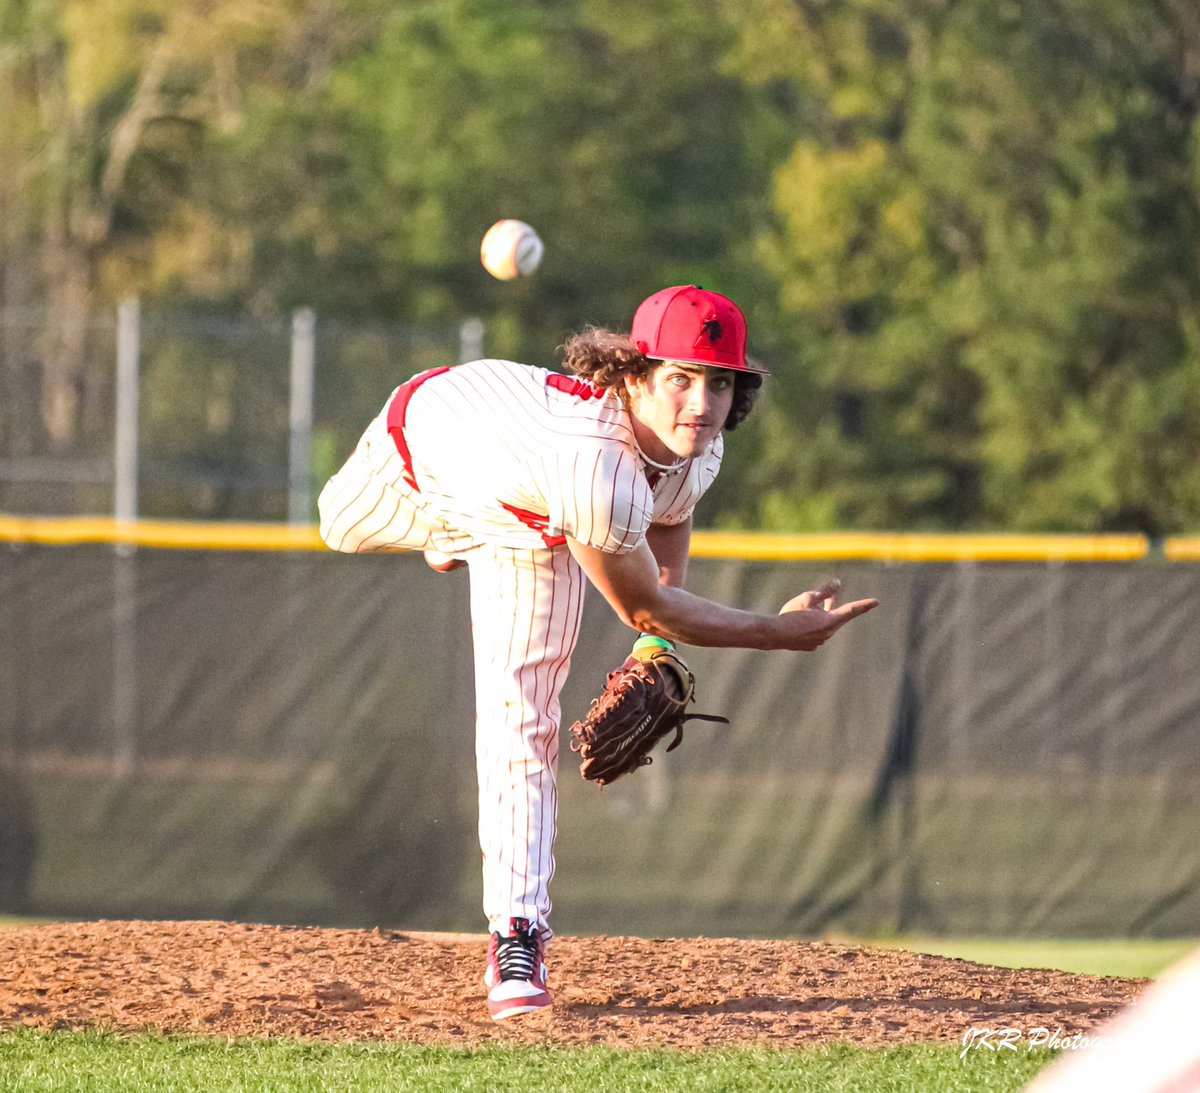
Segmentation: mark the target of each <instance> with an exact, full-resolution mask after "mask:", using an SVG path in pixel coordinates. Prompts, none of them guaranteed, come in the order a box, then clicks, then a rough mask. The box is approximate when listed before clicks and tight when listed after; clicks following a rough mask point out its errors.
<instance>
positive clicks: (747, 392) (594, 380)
mask: <svg viewBox="0 0 1200 1093" xmlns="http://www.w3.org/2000/svg"><path fill="white" fill-rule="evenodd" d="M562 351H563V366H564V367H565V368H566V369H567V371H568V372H572V373H574V374H575V375H577V376H582V377H583V378H584V379H586V380H587V381H588V382H589V383H590V384H592V386H594V387H599V388H601V389H603V390H612V391H616V393H617V395H618V397H619V398H620V399H621V400H622V401H624V400H625V398H626V394H625V384H624V379H625V377H626V376H630V377H632V378H634V379H641V378H643V377H645V376H648V375H649V374H650V373H651V372H652V371H653V370H654V369H655V368H657V367H658V366H659V365H660V364H661V363H662V361H659V360H655V359H653V358H651V357H647V356H646V355H645V354H644V353H642V352H641V351H640V350H639V349H638V348H637V347H636V346H635V345H634V344H633V342H631V341H630V340H629V335H628V334H616V333H614V332H613V331H611V330H605V329H603V328H602V327H596V326H590V327H588V328H586V329H585V330H581V331H580V332H579V333H578V334H572V335H571V337H569V338H568V339H567V341H566V343H565V344H564V345H563V346H562ZM731 371H733V403H732V405H731V406H730V407H729V414H728V415H727V416H726V418H725V425H724V429H725V431H726V432H732V431H733V430H734V429H736V428H737V427H738V426H739V425H740V424H741V423H742V422H743V421H745V420H746V418H747V417H748V416H749V414H750V411H751V410H752V409H754V402H755V399H757V398H758V390H759V388H760V387H762V376H761V375H759V374H758V373H757V372H738V371H735V370H732V369H731Z"/></svg>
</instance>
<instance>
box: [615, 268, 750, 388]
mask: <svg viewBox="0 0 1200 1093" xmlns="http://www.w3.org/2000/svg"><path fill="white" fill-rule="evenodd" d="M629 337H630V339H631V340H632V342H633V344H634V345H635V346H637V348H638V351H639V352H641V353H643V354H644V355H645V356H647V357H650V358H651V359H653V360H664V361H679V362H681V363H683V364H705V365H711V366H712V367H713V368H730V369H732V370H733V371H735V372H759V373H761V374H762V375H768V374H769V373H768V372H767V370H766V369H765V368H755V367H754V366H753V365H751V364H748V363H747V362H746V316H745V315H743V314H742V311H741V308H739V307H738V306H737V304H735V303H734V302H733V301H732V300H731V299H729V298H728V297H727V296H722V295H721V294H720V293H719V292H709V291H707V290H706V289H703V288H701V287H700V286H699V285H679V286H677V287H675V288H664V289H663V290H662V291H661V292H656V293H655V294H654V295H653V296H651V297H650V298H649V299H646V300H643V301H642V303H641V305H640V306H639V307H638V309H637V311H636V312H635V313H634V316H633V330H632V331H631V332H630V335H629Z"/></svg>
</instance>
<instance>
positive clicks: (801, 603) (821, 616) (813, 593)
mask: <svg viewBox="0 0 1200 1093" xmlns="http://www.w3.org/2000/svg"><path fill="white" fill-rule="evenodd" d="M841 588H842V582H841V581H839V580H838V579H837V578H836V577H834V578H832V579H831V580H828V581H825V582H824V583H823V584H821V585H820V587H818V588H814V589H812V590H810V591H808V592H803V593H801V594H800V595H799V596H796V597H795V598H794V599H790V600H788V602H787V603H785V604H784V605H783V607H781V608H780V610H779V614H780V615H781V616H783V617H784V621H785V626H786V630H785V636H784V641H785V644H784V645H783V648H785V649H798V650H802V651H804V652H808V651H811V650H813V649H816V648H818V647H819V646H821V645H824V644H825V642H827V641H828V640H829V639H830V638H831V637H833V635H834V634H836V633H837V632H838V631H839V630H840V629H841V628H842V627H843V626H845V625H846V623H848V622H849V621H850V620H851V619H856V618H858V617H859V616H860V615H865V614H866V613H867V612H868V611H873V610H874V609H875V608H876V607H878V606H879V601H878V600H855V601H853V602H852V603H844V604H842V605H841V606H840V607H839V606H837V594H838V592H840V591H841Z"/></svg>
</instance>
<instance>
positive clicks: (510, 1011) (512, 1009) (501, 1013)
mask: <svg viewBox="0 0 1200 1093" xmlns="http://www.w3.org/2000/svg"><path fill="white" fill-rule="evenodd" d="M551 1001H552V1000H551V998H550V995H549V994H548V993H546V992H543V993H541V994H535V995H530V996H528V997H526V998H506V999H503V1000H502V1001H499V1002H493V1001H492V1000H491V999H490V998H489V999H488V1013H490V1014H491V1015H492V1020H493V1021H507V1020H508V1018H510V1017H520V1016H521V1014H523V1013H537V1012H538V1011H539V1010H545V1009H549V1008H550V1005H551Z"/></svg>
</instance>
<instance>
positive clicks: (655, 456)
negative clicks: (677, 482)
mask: <svg viewBox="0 0 1200 1093" xmlns="http://www.w3.org/2000/svg"><path fill="white" fill-rule="evenodd" d="M629 423H630V425H631V426H632V429H633V444H634V447H635V448H637V450H638V455H640V456H641V457H642V461H643V462H644V463H645V464H646V466H647V467H649V468H650V469H651V470H653V471H658V472H659V473H660V474H674V473H676V472H677V471H679V470H681V469H682V468H683V465H684V464H685V463H686V462H687V458H686V456H681V455H676V454H675V453H674V452H673V451H671V449H670V448H668V447H667V446H666V445H665V444H664V443H663V442H662V441H661V440H659V439H658V437H657V436H656V435H655V433H654V430H653V429H651V428H650V427H649V426H648V425H645V424H643V423H642V422H641V421H639V420H638V419H637V417H636V416H635V415H633V414H630V415H629Z"/></svg>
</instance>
